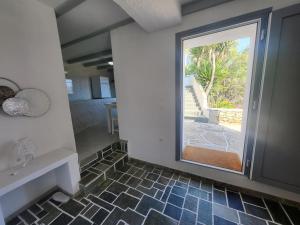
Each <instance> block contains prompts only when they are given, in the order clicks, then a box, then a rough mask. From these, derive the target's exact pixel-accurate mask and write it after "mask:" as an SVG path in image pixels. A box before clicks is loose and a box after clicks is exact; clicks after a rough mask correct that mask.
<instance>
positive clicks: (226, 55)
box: [185, 41, 248, 108]
mask: <svg viewBox="0 0 300 225" xmlns="http://www.w3.org/2000/svg"><path fill="white" fill-rule="evenodd" d="M186 54H187V55H188V57H189V58H190V63H188V64H187V65H186V67H185V74H186V76H191V75H194V76H195V79H196V80H197V81H198V82H199V83H200V84H201V85H202V87H203V89H204V90H205V93H206V95H207V96H208V103H209V106H210V107H216V108H233V107H240V106H241V105H242V102H243V96H244V90H245V83H246V77H247V63H248V49H245V50H244V51H242V52H239V51H238V48H237V42H236V41H225V42H221V43H217V44H212V45H207V46H200V47H195V48H190V49H186Z"/></svg>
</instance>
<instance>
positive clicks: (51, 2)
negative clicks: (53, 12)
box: [39, 0, 68, 8]
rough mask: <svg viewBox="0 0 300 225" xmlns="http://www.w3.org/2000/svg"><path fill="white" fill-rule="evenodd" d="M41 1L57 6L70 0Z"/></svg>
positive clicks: (53, 6)
mask: <svg viewBox="0 0 300 225" xmlns="http://www.w3.org/2000/svg"><path fill="white" fill-rule="evenodd" d="M39 1H40V2H43V3H45V4H46V5H48V6H50V7H52V8H56V7H58V6H59V5H61V4H63V3H64V2H66V1H68V0H39Z"/></svg>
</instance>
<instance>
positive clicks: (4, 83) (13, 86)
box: [0, 77, 21, 93]
mask: <svg viewBox="0 0 300 225" xmlns="http://www.w3.org/2000/svg"><path fill="white" fill-rule="evenodd" d="M0 86H6V87H9V88H11V89H12V90H13V91H14V92H15V93H17V92H18V91H20V90H21V88H20V87H19V85H17V84H16V82H14V81H12V80H10V79H7V78H4V77H0Z"/></svg>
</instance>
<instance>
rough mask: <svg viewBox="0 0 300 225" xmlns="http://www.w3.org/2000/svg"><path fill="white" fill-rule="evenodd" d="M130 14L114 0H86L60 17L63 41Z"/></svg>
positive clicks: (110, 23) (58, 22)
mask: <svg viewBox="0 0 300 225" xmlns="http://www.w3.org/2000/svg"><path fill="white" fill-rule="evenodd" d="M127 18H129V16H128V15H127V14H126V13H125V12H124V11H123V10H122V9H121V8H120V7H119V6H118V5H117V4H115V3H114V2H113V1H112V0H86V1H84V2H83V3H81V4H80V5H78V6H77V7H75V8H74V9H72V10H71V11H69V12H68V13H66V14H64V15H62V16H61V17H59V18H58V20H57V24H58V29H59V33H60V38H61V42H62V43H66V42H68V41H71V40H74V39H76V38H78V37H82V36H84V35H87V34H90V33H92V32H94V31H96V30H99V29H102V28H105V27H107V26H110V25H112V24H115V23H117V22H120V21H122V20H124V19H127Z"/></svg>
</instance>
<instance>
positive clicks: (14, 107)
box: [2, 98, 29, 116]
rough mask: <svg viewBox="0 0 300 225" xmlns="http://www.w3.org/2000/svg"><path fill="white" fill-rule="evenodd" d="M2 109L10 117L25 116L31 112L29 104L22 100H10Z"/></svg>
mask: <svg viewBox="0 0 300 225" xmlns="http://www.w3.org/2000/svg"><path fill="white" fill-rule="evenodd" d="M2 108H3V111H4V112H5V113H7V114H8V115H10V116H24V115H25V114H26V113H28V112H29V103H28V102H27V101H26V100H25V99H22V98H9V99H6V100H5V101H4V102H3V104H2Z"/></svg>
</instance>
